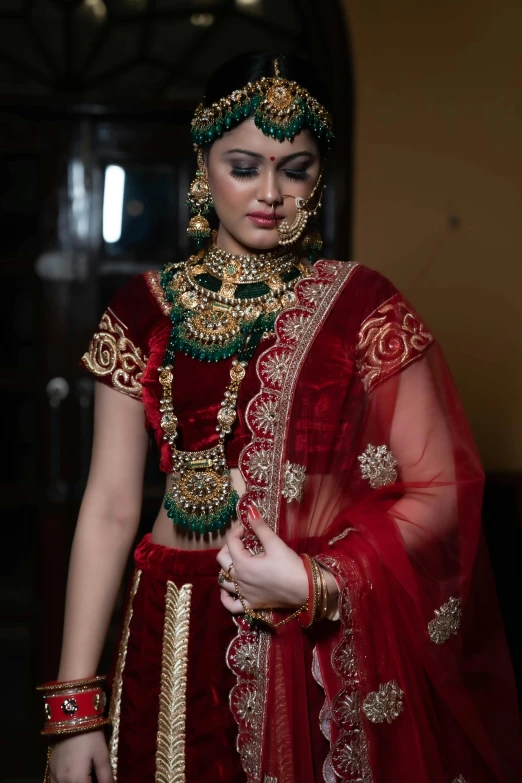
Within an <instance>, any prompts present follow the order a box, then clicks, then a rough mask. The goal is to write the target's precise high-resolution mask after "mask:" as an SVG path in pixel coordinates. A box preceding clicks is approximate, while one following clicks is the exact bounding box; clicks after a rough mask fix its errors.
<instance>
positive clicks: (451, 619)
mask: <svg viewBox="0 0 522 783" xmlns="http://www.w3.org/2000/svg"><path fill="white" fill-rule="evenodd" d="M461 622H462V601H461V599H460V598H454V597H453V598H450V599H449V601H448V602H447V603H445V604H443V605H442V606H441V607H440V609H435V618H434V619H433V620H431V621H430V622H429V623H428V633H429V636H430V639H431V641H432V642H433V643H434V644H444V642H447V641H448V639H449V638H450V636H454V635H455V634H456V633H457V632H458V630H459V628H460V624H461Z"/></svg>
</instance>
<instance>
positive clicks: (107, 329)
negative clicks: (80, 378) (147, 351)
mask: <svg viewBox="0 0 522 783" xmlns="http://www.w3.org/2000/svg"><path fill="white" fill-rule="evenodd" d="M111 315H112V316H114V313H113V312H112V310H110V309H108V310H106V311H105V313H104V314H103V317H102V319H101V321H100V325H99V326H98V330H99V331H97V332H95V334H94V336H93V338H92V340H91V344H90V345H89V350H88V351H87V353H84V355H83V356H82V362H83V363H84V365H85V366H86V367H87V369H88V370H90V372H92V373H93V374H94V375H96V376H98V377H99V378H100V377H105V376H107V375H110V376H111V382H112V385H113V387H114V388H115V389H117V390H118V391H121V392H124V393H125V394H128V395H130V396H131V397H136V398H138V399H139V398H140V397H141V377H142V375H143V370H144V369H145V366H146V364H147V357H145V356H143V353H142V351H141V349H140V348H137V347H136V346H135V345H134V343H133V342H132V341H131V340H129V338H128V337H126V336H125V329H126V328H127V327H126V326H125V325H124V324H122V322H121V321H119V319H118V318H117V317H116V316H114V318H111Z"/></svg>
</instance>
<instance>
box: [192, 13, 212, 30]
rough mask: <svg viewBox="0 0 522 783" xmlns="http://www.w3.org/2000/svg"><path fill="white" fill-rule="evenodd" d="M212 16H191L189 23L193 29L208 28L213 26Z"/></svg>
mask: <svg viewBox="0 0 522 783" xmlns="http://www.w3.org/2000/svg"><path fill="white" fill-rule="evenodd" d="M214 19H215V17H214V14H191V16H190V21H191V23H192V24H193V25H194V26H195V27H210V26H211V25H213V24H214Z"/></svg>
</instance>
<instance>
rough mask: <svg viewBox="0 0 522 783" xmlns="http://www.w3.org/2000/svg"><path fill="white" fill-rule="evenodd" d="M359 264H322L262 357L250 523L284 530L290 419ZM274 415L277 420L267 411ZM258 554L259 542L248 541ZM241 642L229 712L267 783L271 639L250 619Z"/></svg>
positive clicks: (245, 456)
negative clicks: (311, 359) (316, 345)
mask: <svg viewBox="0 0 522 783" xmlns="http://www.w3.org/2000/svg"><path fill="white" fill-rule="evenodd" d="M356 267H357V264H355V263H349V264H344V263H341V262H332V261H319V262H318V263H317V264H316V266H315V268H314V272H313V274H312V275H311V276H310V277H307V278H305V279H304V280H301V281H299V283H297V285H296V286H295V293H296V295H297V300H298V304H297V305H295V306H293V307H291V308H289V309H286V310H284V311H283V312H281V313H280V314H279V315H278V317H277V319H276V323H275V327H274V329H275V332H276V342H275V344H274V345H273V346H271V347H270V348H268V349H267V350H266V351H264V352H263V354H261V356H260V357H259V359H258V361H257V365H256V369H257V374H258V377H259V380H260V383H261V390H260V391H259V392H258V394H256V395H255V397H254V398H253V399H252V400H251V401H250V402H249V404H248V406H247V410H246V421H247V424H248V427H249V429H250V432H251V435H252V439H251V441H250V443H249V444H248V445H247V446H245V448H244V449H243V450H242V452H241V454H240V456H239V461H238V464H239V468H240V470H241V474H242V476H243V478H244V480H245V483H246V492H245V493H244V495H243V496H242V497H241V498H240V500H239V502H238V505H237V513H238V518H239V519H240V520H241V521H242V522H243V523H245V522H246V520H247V516H248V503H249V501H253V502H254V503H255V504H256V505H257V506H258V508H259V509H260V511H261V513H262V514H263V516H264V517H265V519H266V520H267V522H268V524H269V525H270V526H271V527H272V528H273V529H274V530H275V531H277V529H278V516H279V507H280V502H281V500H280V498H281V489H282V487H283V480H284V463H283V454H284V445H285V442H286V437H287V426H288V414H289V412H290V408H291V405H292V400H293V397H294V393H295V388H296V384H297V379H298V377H299V372H300V370H301V368H302V366H303V362H304V360H305V358H306V356H307V354H308V351H309V349H310V346H311V345H312V343H313V340H314V339H315V337H316V335H317V333H318V331H319V329H320V328H321V326H322V324H323V323H324V321H325V319H326V317H327V316H328V314H329V312H330V310H331V308H332V306H333V304H334V303H335V301H336V300H337V297H338V296H339V294H340V293H341V291H342V289H343V288H344V286H345V284H346V282H347V281H348V279H349V278H350V277H351V274H352V272H353V270H354V269H356ZM267 410H268V411H271V415H270V416H268V417H267V416H265V415H263V411H267ZM243 541H244V543H245V546H247V547H248V548H249V549H250V551H252V552H253V553H255V552H258V551H260V550H259V542H258V541H257V539H256V538H255V537H254V536H252V535H248V534H247V536H246V537H245V538H244V539H243ZM235 622H236V624H237V626H238V633H237V636H236V637H235V638H234V639H233V640H232V642H231V643H230V645H229V648H228V650H227V656H226V658H227V665H228V666H229V668H230V669H231V671H232V672H233V673H234V674H235V675H236V678H237V682H236V684H235V685H234V687H233V688H232V690H231V692H230V708H231V711H232V714H233V716H234V718H235V720H236V722H237V724H238V730H239V733H238V738H237V749H238V752H239V754H240V757H241V761H242V764H243V768H244V770H245V772H246V774H247V779H248V783H261V778H262V772H263V771H262V753H263V735H264V729H265V724H266V700H267V689H268V675H269V672H268V664H269V655H270V648H271V637H270V635H269V634H267V633H264V632H253V631H251V630H250V628H249V626H248V624H247V623H246V621H245V620H244V618H242V617H239V618H238V619H236V620H235Z"/></svg>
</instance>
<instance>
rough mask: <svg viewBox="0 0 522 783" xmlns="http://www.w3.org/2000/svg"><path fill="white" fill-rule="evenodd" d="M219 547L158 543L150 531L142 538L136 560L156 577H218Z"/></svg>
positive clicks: (137, 563)
mask: <svg viewBox="0 0 522 783" xmlns="http://www.w3.org/2000/svg"><path fill="white" fill-rule="evenodd" d="M218 552H219V549H217V548H212V549H200V550H194V549H177V548H174V547H170V546H164V545H163V544H158V543H156V542H154V541H153V540H152V536H151V534H150V533H147V535H146V536H144V537H143V538H142V540H141V541H140V543H139V544H138V546H137V547H136V550H135V552H134V562H135V563H136V567H137V568H139V569H140V571H146V572H152V573H153V574H154V575H155V576H156V577H159V578H162V579H165V580H167V579H171V578H172V577H173V576H179V577H183V578H185V577H189V576H209V577H212V578H214V579H215V578H216V574H217V573H218V571H219V565H218V563H217V561H216V556H217V553H218Z"/></svg>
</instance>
